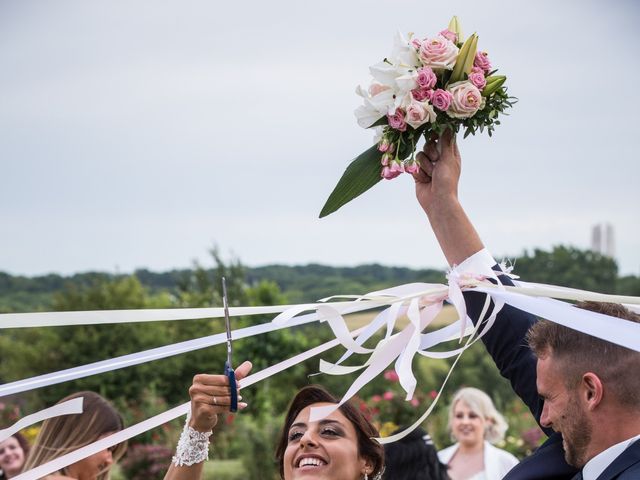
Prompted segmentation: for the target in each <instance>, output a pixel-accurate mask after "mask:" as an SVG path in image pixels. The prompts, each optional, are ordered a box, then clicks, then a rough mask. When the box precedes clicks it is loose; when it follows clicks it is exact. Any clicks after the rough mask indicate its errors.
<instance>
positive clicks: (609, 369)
mask: <svg viewBox="0 0 640 480" xmlns="http://www.w3.org/2000/svg"><path fill="white" fill-rule="evenodd" d="M439 143H440V145H439V146H437V147H436V142H434V141H431V142H428V143H427V145H425V148H424V150H423V152H420V153H419V154H418V160H419V162H420V165H421V170H420V171H419V172H418V173H417V174H415V175H414V178H415V180H416V196H417V198H418V201H419V203H420V205H421V206H422V208H423V209H424V211H425V213H426V214H427V217H428V218H429V222H430V223H431V226H432V228H433V230H434V233H435V235H436V238H437V239H438V242H439V243H440V246H441V247H442V250H443V253H444V254H445V256H446V258H447V260H448V262H449V263H450V264H451V265H452V266H456V265H457V267H455V269H456V270H457V271H459V272H461V273H464V272H472V273H479V274H483V273H488V271H487V270H488V269H491V268H492V267H493V268H494V269H495V268H497V266H495V261H494V260H493V258H491V255H490V254H489V253H488V252H487V250H486V249H484V246H483V244H482V241H481V240H480V237H479V236H478V234H477V232H476V231H475V229H474V227H473V225H472V224H471V222H470V221H469V219H468V217H467V216H466V214H465V212H464V210H463V208H462V206H461V205H460V202H459V201H458V180H459V178H460V171H461V161H460V154H459V152H458V148H457V145H456V142H455V137H453V136H452V135H449V134H447V133H445V135H444V136H443V137H442V138H441V140H439ZM439 150H440V151H439ZM501 281H503V283H510V281H509V279H508V278H506V277H504V276H503V277H501ZM465 300H466V302H467V306H468V313H469V316H470V317H471V318H472V319H477V318H478V317H479V314H480V309H481V306H482V304H483V303H484V295H482V294H480V293H473V292H468V293H466V294H465ZM583 307H585V308H588V309H591V310H594V309H595V310H596V311H598V312H599V313H605V314H608V315H614V316H619V317H621V318H625V319H627V320H631V321H635V322H640V316H638V315H636V314H634V313H632V312H629V311H628V310H626V309H624V308H623V307H621V306H618V305H612V304H596V303H593V302H591V304H589V305H584V306H583ZM483 342H484V343H485V346H486V348H487V351H488V352H489V353H490V354H491V356H492V358H493V359H494V361H495V362H496V365H497V366H498V368H499V369H500V372H501V373H502V375H503V376H505V377H506V378H507V379H509V381H510V382H511V385H512V386H513V388H514V390H515V392H516V393H517V394H518V395H519V396H520V398H522V400H523V401H524V402H525V403H526V404H527V406H528V407H529V408H530V410H531V412H532V413H533V415H534V416H535V418H536V420H537V421H538V423H539V424H540V426H541V427H542V428H543V430H544V431H545V433H546V434H547V435H548V436H549V438H548V440H547V441H546V442H545V443H544V444H543V445H542V446H541V447H540V448H539V449H538V450H536V452H534V454H533V455H531V456H530V457H528V458H526V459H524V460H523V461H522V462H521V463H520V464H519V465H517V466H516V467H514V468H513V470H511V472H509V473H508V474H507V476H506V477H505V479H507V480H534V479H547V480H552V479H567V480H569V479H573V478H575V479H584V480H614V479H619V480H631V479H634V480H640V441H639V440H640V373H639V372H640V353H638V352H635V351H632V350H629V349H626V348H624V347H620V346H618V345H614V344H611V343H608V342H605V341H603V340H599V339H596V338H594V337H590V336H589V335H585V334H582V333H580V332H576V331H574V330H571V329H568V328H566V327H562V326H560V325H557V324H555V323H552V322H549V321H546V320H542V321H537V320H536V319H535V318H534V317H532V316H531V315H529V314H527V313H525V312H522V311H520V310H517V309H515V308H513V307H511V306H509V305H505V306H504V307H503V309H502V311H501V312H500V314H499V316H498V320H497V322H496V325H495V326H494V327H493V328H492V329H491V331H490V332H488V333H487V334H486V335H485V337H484V338H483ZM534 352H535V355H534ZM536 357H537V358H536Z"/></svg>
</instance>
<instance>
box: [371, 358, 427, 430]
mask: <svg viewBox="0 0 640 480" xmlns="http://www.w3.org/2000/svg"><path fill="white" fill-rule="evenodd" d="M384 378H385V379H386V380H387V382H385V384H386V389H385V390H384V391H382V392H379V393H376V394H374V395H371V396H370V397H368V398H366V399H360V400H359V402H360V409H361V411H363V412H364V413H365V414H366V415H367V416H368V418H369V420H371V421H372V422H373V423H374V424H375V425H376V426H377V427H378V429H379V430H380V432H381V434H382V436H386V435H385V433H386V434H389V433H391V431H393V430H395V429H396V428H398V426H400V425H410V424H411V423H413V422H414V421H415V419H416V418H417V417H418V416H419V415H420V414H421V413H422V410H424V409H426V408H427V407H428V405H429V404H430V403H431V402H432V401H433V398H434V396H432V395H431V394H432V393H435V392H422V391H419V390H416V392H415V394H414V396H413V398H412V399H411V400H409V401H407V400H405V395H406V392H405V391H404V390H403V389H402V387H401V386H400V383H399V379H398V374H397V373H396V371H395V370H387V371H386V372H385V373H384Z"/></svg>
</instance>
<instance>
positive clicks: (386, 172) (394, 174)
mask: <svg viewBox="0 0 640 480" xmlns="http://www.w3.org/2000/svg"><path fill="white" fill-rule="evenodd" d="M398 175H400V172H392V171H391V168H390V167H384V168H383V169H382V171H381V172H380V176H381V177H382V178H384V179H385V180H391V179H393V178H396V177H397V176H398Z"/></svg>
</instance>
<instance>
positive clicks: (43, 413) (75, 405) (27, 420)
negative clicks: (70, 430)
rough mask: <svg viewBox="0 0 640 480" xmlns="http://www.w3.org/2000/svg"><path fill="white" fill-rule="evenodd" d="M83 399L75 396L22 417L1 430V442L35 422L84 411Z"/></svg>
mask: <svg viewBox="0 0 640 480" xmlns="http://www.w3.org/2000/svg"><path fill="white" fill-rule="evenodd" d="M82 401H83V397H78V398H73V399H71V400H67V401H66V402H63V403H60V404H58V405H54V406H53V407H49V408H45V409H44V410H40V411H38V412H36V413H32V414H31V415H27V416H26V417H22V418H21V419H20V420H18V421H17V422H16V423H14V424H13V425H11V426H10V427H8V428H5V429H4V430H0V442H2V441H4V440H6V439H7V438H9V437H10V436H12V435H13V434H14V433H16V432H19V431H20V430H22V429H23V428H27V427H29V426H31V425H33V424H34V423H38V422H42V421H44V420H46V419H48V418H54V417H59V416H61V415H71V414H74V413H82Z"/></svg>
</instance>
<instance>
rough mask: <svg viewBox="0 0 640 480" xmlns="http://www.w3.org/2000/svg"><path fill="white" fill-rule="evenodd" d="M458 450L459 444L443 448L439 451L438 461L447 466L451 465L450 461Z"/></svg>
mask: <svg viewBox="0 0 640 480" xmlns="http://www.w3.org/2000/svg"><path fill="white" fill-rule="evenodd" d="M456 450H458V444H457V443H454V444H453V445H451V446H450V447H446V448H443V449H442V450H438V459H439V460H440V461H441V462H442V463H445V464H446V463H449V460H451V457H453V454H454V453H456Z"/></svg>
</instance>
